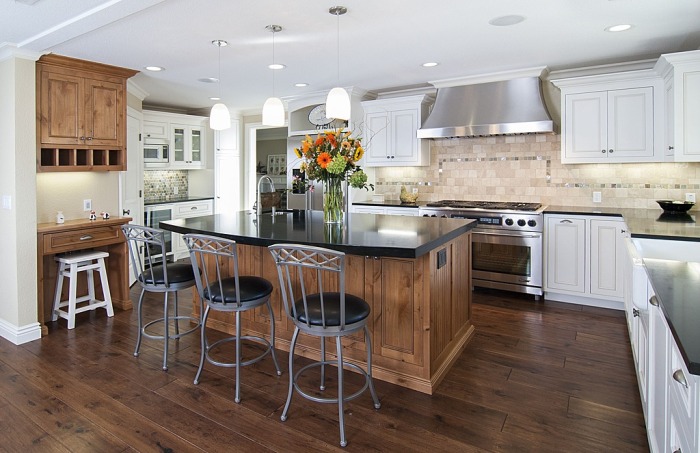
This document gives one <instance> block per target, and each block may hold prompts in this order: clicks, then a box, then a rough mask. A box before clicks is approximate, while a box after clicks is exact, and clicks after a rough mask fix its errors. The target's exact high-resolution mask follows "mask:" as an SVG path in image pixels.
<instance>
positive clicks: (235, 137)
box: [214, 118, 241, 155]
mask: <svg viewBox="0 0 700 453" xmlns="http://www.w3.org/2000/svg"><path fill="white" fill-rule="evenodd" d="M240 128H241V122H240V120H238V119H235V118H232V119H231V127H229V128H228V129H224V130H222V131H216V132H215V133H214V148H215V150H216V152H217V153H230V154H237V155H240V152H241V131H240Z"/></svg>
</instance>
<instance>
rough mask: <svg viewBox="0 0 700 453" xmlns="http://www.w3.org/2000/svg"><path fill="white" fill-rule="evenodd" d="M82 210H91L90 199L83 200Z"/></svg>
mask: <svg viewBox="0 0 700 453" xmlns="http://www.w3.org/2000/svg"><path fill="white" fill-rule="evenodd" d="M83 211H92V200H90V199H85V200H83Z"/></svg>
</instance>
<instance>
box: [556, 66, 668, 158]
mask: <svg viewBox="0 0 700 453" xmlns="http://www.w3.org/2000/svg"><path fill="white" fill-rule="evenodd" d="M553 83H554V84H555V85H556V86H558V87H559V88H560V89H561V108H562V141H561V143H562V154H561V156H562V163H565V164H568V163H591V162H608V163H610V162H652V161H662V160H663V159H664V153H663V152H662V149H661V147H662V146H663V136H664V131H663V129H664V121H663V118H664V117H663V110H664V101H663V98H664V88H663V81H662V79H661V77H659V76H658V75H657V74H656V73H655V72H654V71H652V70H642V71H629V72H625V73H619V74H605V75H597V76H586V77H576V78H570V79H559V80H554V81H553Z"/></svg>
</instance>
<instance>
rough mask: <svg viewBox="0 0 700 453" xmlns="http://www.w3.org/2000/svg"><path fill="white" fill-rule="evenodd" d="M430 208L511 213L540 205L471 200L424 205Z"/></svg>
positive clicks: (444, 201) (528, 209)
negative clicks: (476, 209) (507, 211)
mask: <svg viewBox="0 0 700 453" xmlns="http://www.w3.org/2000/svg"><path fill="white" fill-rule="evenodd" d="M426 206H427V207H430V208H457V209H473V208H480V209H494V210H498V209H503V210H506V209H507V210H511V211H537V210H538V209H539V208H540V207H541V206H542V205H541V204H540V203H522V202H517V201H471V200H440V201H435V202H432V203H426Z"/></svg>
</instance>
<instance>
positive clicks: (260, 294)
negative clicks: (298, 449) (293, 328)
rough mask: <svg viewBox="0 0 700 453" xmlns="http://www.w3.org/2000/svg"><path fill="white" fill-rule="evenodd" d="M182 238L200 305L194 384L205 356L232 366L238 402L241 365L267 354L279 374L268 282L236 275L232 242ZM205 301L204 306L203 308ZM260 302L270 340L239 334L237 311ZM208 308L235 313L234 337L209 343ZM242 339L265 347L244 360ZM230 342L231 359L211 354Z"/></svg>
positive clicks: (233, 242) (208, 238)
mask: <svg viewBox="0 0 700 453" xmlns="http://www.w3.org/2000/svg"><path fill="white" fill-rule="evenodd" d="M183 239H184V240H185V243H186V244H187V248H188V249H189V251H190V261H191V262H192V267H193V269H194V275H195V279H196V281H197V290H198V292H199V299H200V304H201V305H200V313H202V331H201V336H202V338H201V345H202V353H201V356H200V359H199V369H198V370H197V375H196V376H195V378H194V383H195V384H199V378H200V377H201V375H202V370H203V368H204V360H205V359H206V360H207V361H208V362H209V363H211V364H214V365H217V366H222V367H230V368H236V394H235V397H234V401H235V402H236V403H240V402H241V367H242V366H246V365H251V364H253V363H256V362H259V361H260V360H262V359H263V358H264V357H265V356H266V355H268V354H270V355H272V361H273V362H274V364H275V369H276V370H277V375H278V376H279V375H281V374H282V372H281V371H280V367H279V365H278V363H277V356H276V355H275V315H274V313H273V312H272V305H270V294H272V284H271V283H270V282H269V281H267V280H266V279H264V278H262V277H256V276H251V275H239V274H238V250H237V248H236V242H235V241H231V240H228V239H222V238H218V237H213V236H206V235H199V234H186V235H185V236H184V237H183ZM205 303H206V308H204V304H205ZM262 305H267V310H268V311H269V313H270V341H268V340H267V339H265V338H263V337H258V336H251V335H241V313H242V312H244V311H248V310H254V309H255V308H257V307H260V306H262ZM202 309H203V311H202ZM211 310H215V311H222V312H233V313H235V314H236V335H235V336H234V337H228V338H223V339H221V340H218V341H216V342H214V343H212V344H209V342H208V341H207V335H206V325H207V319H209V313H210V311H211ZM243 340H247V341H252V342H255V343H259V344H262V345H263V346H264V347H265V349H264V351H263V352H262V353H260V354H258V355H257V356H256V357H253V358H251V359H248V360H245V361H244V360H243V359H242V343H243ZM231 341H235V342H236V361H235V362H220V361H217V360H215V359H213V358H212V357H211V352H212V350H213V349H214V348H216V347H217V346H219V345H222V344H224V343H227V342H231Z"/></svg>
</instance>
